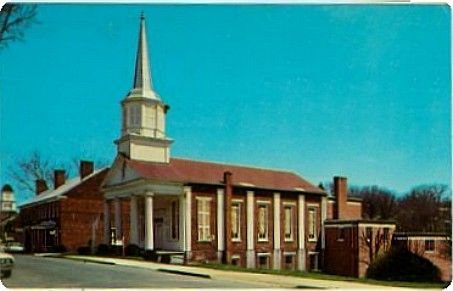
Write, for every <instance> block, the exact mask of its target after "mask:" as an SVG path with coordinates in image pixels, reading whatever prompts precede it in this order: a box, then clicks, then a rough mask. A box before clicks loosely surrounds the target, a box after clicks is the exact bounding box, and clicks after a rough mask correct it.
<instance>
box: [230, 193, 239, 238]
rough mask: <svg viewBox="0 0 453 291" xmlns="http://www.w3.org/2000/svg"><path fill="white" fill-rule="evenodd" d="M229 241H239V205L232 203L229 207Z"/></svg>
mask: <svg viewBox="0 0 453 291" xmlns="http://www.w3.org/2000/svg"><path fill="white" fill-rule="evenodd" d="M231 239H232V240H233V241H240V240H241V203H240V202H233V204H232V205H231Z"/></svg>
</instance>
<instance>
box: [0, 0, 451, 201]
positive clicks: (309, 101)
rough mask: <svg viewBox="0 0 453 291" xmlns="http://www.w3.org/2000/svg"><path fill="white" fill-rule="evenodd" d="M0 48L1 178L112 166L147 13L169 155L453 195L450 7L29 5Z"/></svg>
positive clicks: (315, 179)
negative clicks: (30, 164) (446, 188)
mask: <svg viewBox="0 0 453 291" xmlns="http://www.w3.org/2000/svg"><path fill="white" fill-rule="evenodd" d="M38 9H39V10H38V20H39V22H40V23H39V24H35V25H33V26H31V27H30V28H28V29H27V30H26V32H25V41H24V42H17V43H12V44H10V46H9V47H8V48H7V49H4V50H2V51H0V64H1V66H0V78H1V90H0V101H1V103H0V114H1V124H0V126H1V127H0V129H1V132H0V134H1V136H0V154H1V161H2V163H1V172H0V182H1V183H2V184H3V183H6V182H10V181H9V180H8V176H7V171H6V169H7V165H8V164H10V163H12V162H13V161H14V160H16V159H18V158H21V157H23V156H26V155H27V154H28V153H30V152H31V151H33V150H38V151H40V152H41V153H42V154H43V155H44V156H46V157H48V158H50V159H54V160H57V161H64V160H69V159H71V158H72V157H82V158H88V159H105V160H113V158H114V156H115V147H114V144H113V140H114V139H116V138H118V137H119V133H120V105H119V102H120V100H121V99H122V98H123V97H124V96H125V95H126V93H127V92H128V90H129V89H130V88H131V86H132V77H133V70H134V67H133V66H134V58H135V51H136V45H137V33H138V28H139V15H140V12H141V11H142V10H143V11H144V12H145V15H146V18H147V29H148V31H147V32H148V43H149V47H150V55H151V63H152V64H151V66H152V75H153V82H154V87H155V89H156V91H157V92H158V93H159V94H160V95H161V97H162V99H163V100H164V101H165V102H166V103H167V104H169V105H170V106H171V109H170V111H169V113H168V115H167V134H168V136H169V137H171V138H173V139H175V143H174V144H173V147H172V156H178V157H185V158H193V159H199V160H212V161H220V162H228V163H239V164H247V165H255V166H263V167H270V168H282V169H289V170H292V171H295V172H297V173H299V174H300V175H302V176H303V177H305V178H307V179H308V180H310V181H311V182H313V183H315V184H317V183H319V182H321V181H323V182H325V181H330V180H331V178H332V176H333V175H344V176H347V177H348V179H349V183H350V184H354V185H371V184H373V185H374V184H375V185H380V186H383V187H387V188H389V189H393V190H395V191H397V192H399V193H402V192H404V191H407V190H409V189H410V188H411V187H413V186H416V185H420V184H426V183H442V184H448V185H451V182H450V177H451V174H452V173H451V154H450V149H451V143H450V132H451V126H450V114H451V106H450V95H451V91H450V79H451V75H450V62H451V59H450V17H451V16H450V9H449V7H448V6H447V5H324V6H322V5H83V4H82V5H79V4H72V5H71V4H60V5H57V4H46V5H39V8H38Z"/></svg>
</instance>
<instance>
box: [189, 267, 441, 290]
mask: <svg viewBox="0 0 453 291" xmlns="http://www.w3.org/2000/svg"><path fill="white" fill-rule="evenodd" d="M196 266H197V267H203V268H211V269H217V270H227V271H236V272H249V273H260V274H273V275H284V276H294V277H302V278H310V279H320V280H332V281H349V282H357V283H364V284H372V285H384V286H394V287H409V288H422V289H425V288H436V289H443V288H446V287H447V286H448V285H449V283H441V282H440V283H430V282H426V283H424V282H401V281H379V280H374V279H366V278H354V277H345V276H338V275H329V274H325V273H321V272H301V271H290V270H268V269H247V268H242V267H237V266H233V265H224V264H211V263H209V264H200V265H198V264H197V265H196Z"/></svg>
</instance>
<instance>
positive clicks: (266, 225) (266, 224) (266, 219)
mask: <svg viewBox="0 0 453 291" xmlns="http://www.w3.org/2000/svg"><path fill="white" fill-rule="evenodd" d="M270 204H271V203H270V201H267V200H262V201H257V202H256V205H257V210H258V211H257V221H256V226H257V228H258V229H257V232H256V238H257V241H258V242H268V241H269V207H270V206H269V205H270ZM262 207H264V209H265V214H264V221H263V222H264V228H265V236H264V237H260V208H262Z"/></svg>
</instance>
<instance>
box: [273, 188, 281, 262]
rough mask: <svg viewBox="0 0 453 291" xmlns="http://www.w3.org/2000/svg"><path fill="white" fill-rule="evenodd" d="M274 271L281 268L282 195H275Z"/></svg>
mask: <svg viewBox="0 0 453 291" xmlns="http://www.w3.org/2000/svg"><path fill="white" fill-rule="evenodd" d="M273 261H274V264H273V265H274V269H276V270H279V269H280V268H281V249H280V193H274V260H273Z"/></svg>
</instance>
